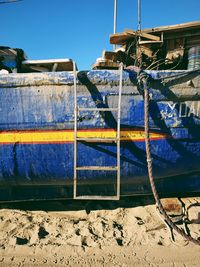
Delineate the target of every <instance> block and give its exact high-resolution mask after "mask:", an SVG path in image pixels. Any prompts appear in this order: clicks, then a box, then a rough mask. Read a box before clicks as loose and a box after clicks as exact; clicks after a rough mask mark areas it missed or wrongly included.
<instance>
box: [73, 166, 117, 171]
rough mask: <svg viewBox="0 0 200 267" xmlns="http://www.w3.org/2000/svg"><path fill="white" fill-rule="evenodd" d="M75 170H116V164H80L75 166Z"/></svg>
mask: <svg viewBox="0 0 200 267" xmlns="http://www.w3.org/2000/svg"><path fill="white" fill-rule="evenodd" d="M76 170H77V171H117V170H118V167H117V166H82V167H76Z"/></svg>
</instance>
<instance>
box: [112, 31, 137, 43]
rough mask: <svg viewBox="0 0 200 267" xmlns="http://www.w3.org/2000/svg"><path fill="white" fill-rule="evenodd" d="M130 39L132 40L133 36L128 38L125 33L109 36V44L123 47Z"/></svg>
mask: <svg viewBox="0 0 200 267" xmlns="http://www.w3.org/2000/svg"><path fill="white" fill-rule="evenodd" d="M131 38H134V36H130V35H128V34H125V33H116V34H111V35H110V43H111V44H119V45H123V44H125V43H126V41H128V40H130V39H131Z"/></svg>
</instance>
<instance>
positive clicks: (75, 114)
mask: <svg viewBox="0 0 200 267" xmlns="http://www.w3.org/2000/svg"><path fill="white" fill-rule="evenodd" d="M73 74H74V188H73V189H74V198H76V195H77V192H76V191H77V171H76V167H77V111H78V110H77V86H76V76H77V73H76V63H75V61H73Z"/></svg>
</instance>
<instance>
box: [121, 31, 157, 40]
mask: <svg viewBox="0 0 200 267" xmlns="http://www.w3.org/2000/svg"><path fill="white" fill-rule="evenodd" d="M124 33H127V34H130V35H135V36H141V37H144V38H147V39H150V40H153V41H160V37H159V36H155V35H153V34H149V33H145V32H142V31H141V32H137V31H133V30H129V29H126V30H125V32H124Z"/></svg>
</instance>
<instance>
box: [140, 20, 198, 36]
mask: <svg viewBox="0 0 200 267" xmlns="http://www.w3.org/2000/svg"><path fill="white" fill-rule="evenodd" d="M199 27H200V21H193V22H187V23H181V24H175V25H168V26H161V27H155V28H148V29H143V30H142V32H144V33H154V32H156V33H159V32H169V31H171V32H176V31H178V32H180V31H186V30H193V29H197V28H199Z"/></svg>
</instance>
